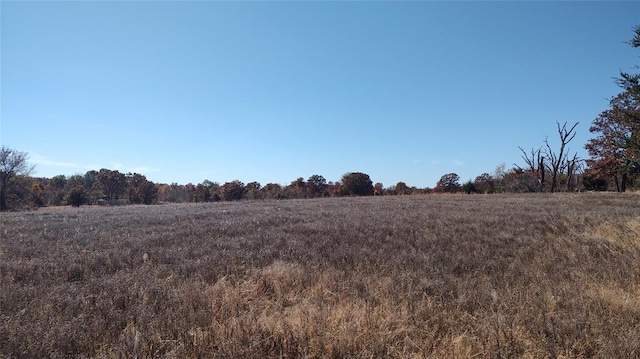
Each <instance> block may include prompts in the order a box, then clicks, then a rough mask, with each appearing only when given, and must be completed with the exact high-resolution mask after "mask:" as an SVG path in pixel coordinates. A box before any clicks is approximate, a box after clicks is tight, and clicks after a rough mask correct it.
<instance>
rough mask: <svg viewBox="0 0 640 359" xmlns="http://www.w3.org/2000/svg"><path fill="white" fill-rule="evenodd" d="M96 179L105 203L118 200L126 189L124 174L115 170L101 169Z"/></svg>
mask: <svg viewBox="0 0 640 359" xmlns="http://www.w3.org/2000/svg"><path fill="white" fill-rule="evenodd" d="M96 179H97V181H98V182H99V183H100V185H101V187H102V190H103V194H104V198H105V199H106V200H107V201H111V200H117V199H120V197H122V196H123V195H124V193H125V190H126V189H127V178H126V176H125V175H124V173H120V172H118V171H117V170H115V171H112V170H109V169H106V168H103V169H101V170H100V171H98V174H97V176H96Z"/></svg>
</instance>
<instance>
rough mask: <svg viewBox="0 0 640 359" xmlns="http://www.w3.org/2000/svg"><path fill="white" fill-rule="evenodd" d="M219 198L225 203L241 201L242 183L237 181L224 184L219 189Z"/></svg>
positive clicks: (242, 193)
mask: <svg viewBox="0 0 640 359" xmlns="http://www.w3.org/2000/svg"><path fill="white" fill-rule="evenodd" d="M220 192H221V197H222V199H223V200H225V201H237V200H241V199H242V196H243V195H244V183H242V182H240V181H239V180H235V181H232V182H226V183H225V184H223V185H222V187H221V188H220Z"/></svg>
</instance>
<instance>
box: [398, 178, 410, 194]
mask: <svg viewBox="0 0 640 359" xmlns="http://www.w3.org/2000/svg"><path fill="white" fill-rule="evenodd" d="M395 192H396V194H397V195H405V194H411V189H410V188H409V187H407V184H406V183H404V182H402V181H400V182H398V183H396V188H395Z"/></svg>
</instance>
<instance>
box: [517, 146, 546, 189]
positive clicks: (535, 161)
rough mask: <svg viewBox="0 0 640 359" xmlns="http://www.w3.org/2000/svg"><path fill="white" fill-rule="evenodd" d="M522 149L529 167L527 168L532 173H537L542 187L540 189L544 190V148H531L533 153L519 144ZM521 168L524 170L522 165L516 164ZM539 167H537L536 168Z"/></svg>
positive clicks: (523, 157) (523, 156)
mask: <svg viewBox="0 0 640 359" xmlns="http://www.w3.org/2000/svg"><path fill="white" fill-rule="evenodd" d="M518 148H519V149H520V151H521V152H522V159H523V160H524V162H525V163H526V164H527V166H528V167H529V168H528V169H527V170H528V171H530V172H531V173H537V174H538V176H539V178H538V181H539V184H540V188H539V189H538V190H540V191H541V190H542V189H543V188H544V181H545V174H546V171H545V157H544V156H543V152H542V148H538V149H537V150H535V149H533V148H531V153H527V152H526V151H525V150H524V149H523V148H522V147H520V146H518ZM516 167H518V168H519V169H521V170H523V171H524V169H523V168H521V167H520V166H518V165H516ZM536 167H537V168H536Z"/></svg>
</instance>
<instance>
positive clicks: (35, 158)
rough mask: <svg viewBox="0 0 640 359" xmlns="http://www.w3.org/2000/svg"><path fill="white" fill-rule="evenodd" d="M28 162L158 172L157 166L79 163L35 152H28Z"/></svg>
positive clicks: (90, 168)
mask: <svg viewBox="0 0 640 359" xmlns="http://www.w3.org/2000/svg"><path fill="white" fill-rule="evenodd" d="M29 162H30V163H33V164H35V165H42V166H52V167H62V168H69V169H83V170H96V171H99V170H101V169H103V168H108V169H111V170H117V171H121V172H135V173H151V172H159V171H160V169H159V168H155V167H149V166H136V167H129V166H126V165H125V164H123V163H121V162H118V161H108V162H107V164H89V165H87V164H81V163H77V162H66V161H58V160H54V159H50V158H48V157H45V156H42V155H40V154H38V153H36V152H30V153H29Z"/></svg>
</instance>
